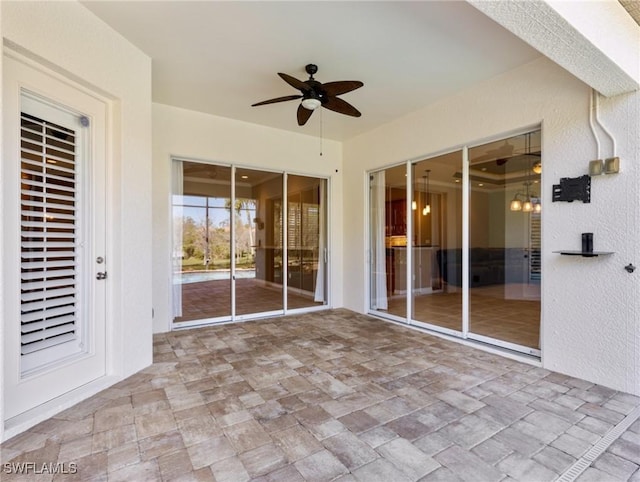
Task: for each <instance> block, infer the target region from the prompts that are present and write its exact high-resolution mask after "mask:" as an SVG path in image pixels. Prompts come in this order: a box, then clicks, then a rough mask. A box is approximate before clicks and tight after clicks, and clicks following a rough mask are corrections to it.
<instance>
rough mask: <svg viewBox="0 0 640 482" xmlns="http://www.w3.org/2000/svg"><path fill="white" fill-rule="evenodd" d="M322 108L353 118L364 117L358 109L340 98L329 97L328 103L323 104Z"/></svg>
mask: <svg viewBox="0 0 640 482" xmlns="http://www.w3.org/2000/svg"><path fill="white" fill-rule="evenodd" d="M322 107H326V108H327V109H329V110H332V111H334V112H338V113H339V114H345V115H350V116H352V117H360V116H361V115H362V114H360V111H359V110H358V109H356V108H355V107H354V106H352V105H351V104H349V103H348V102H346V101H344V100H342V99H340V98H339V97H327V101H326V102H323V104H322Z"/></svg>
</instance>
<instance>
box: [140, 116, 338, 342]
mask: <svg viewBox="0 0 640 482" xmlns="http://www.w3.org/2000/svg"><path fill="white" fill-rule="evenodd" d="M318 147H319V140H318V138H317V137H312V136H308V135H302V134H296V133H292V132H289V131H283V130H278V129H272V128H268V127H264V126H259V125H256V124H249V123H246V122H241V121H236V120H231V119H226V118H223V117H217V116H212V115H208V114H203V113H199V112H194V111H189V110H185V109H179V108H176V107H171V106H167V105H162V104H154V105H153V170H152V180H153V242H152V253H153V307H154V312H155V317H154V323H153V329H154V332H157V333H160V332H165V331H168V330H169V329H170V325H171V309H170V308H171V305H170V287H171V259H170V254H171V232H170V229H171V222H170V221H171V216H170V211H169V208H170V189H171V170H170V165H171V158H172V156H176V157H180V158H181V159H194V160H206V161H209V162H218V163H224V164H236V165H241V166H243V167H249V168H255V169H269V170H279V171H288V172H289V173H292V174H301V175H310V176H317V177H327V178H329V179H330V188H329V189H330V190H329V192H330V197H329V209H330V210H329V223H330V226H332V227H330V228H329V233H328V234H329V238H330V244H329V246H330V252H329V257H330V263H331V265H332V266H333V269H332V270H331V278H330V285H331V305H332V306H342V292H343V277H342V276H341V274H342V270H341V267H342V263H343V255H342V240H343V239H342V232H341V229H340V227H341V226H342V223H343V221H342V209H343V202H342V196H343V184H342V148H341V144H340V143H339V142H336V141H331V140H327V139H324V140H323V149H322V156H320V153H319V150H318ZM335 226H337V228H336V227H335Z"/></svg>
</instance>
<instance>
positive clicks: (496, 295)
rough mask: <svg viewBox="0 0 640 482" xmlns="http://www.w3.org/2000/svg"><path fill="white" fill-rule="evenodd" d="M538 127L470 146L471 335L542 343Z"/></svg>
mask: <svg viewBox="0 0 640 482" xmlns="http://www.w3.org/2000/svg"><path fill="white" fill-rule="evenodd" d="M541 172H542V164H541V156H540V131H539V130H538V131H534V132H528V133H525V134H522V135H519V136H513V137H510V138H509V139H505V140H501V141H499V142H493V143H490V144H484V145H481V146H477V147H474V148H472V149H469V177H470V200H469V204H470V206H471V213H470V219H471V220H473V222H471V223H470V229H469V337H470V338H476V339H478V340H481V341H488V342H490V343H496V342H497V343H498V344H501V345H502V346H504V347H507V348H513V349H517V350H521V351H526V352H531V353H533V352H532V351H531V350H534V351H535V350H539V349H540V281H541V266H540V220H541V215H542V204H541V200H540V193H541V190H540V173H541Z"/></svg>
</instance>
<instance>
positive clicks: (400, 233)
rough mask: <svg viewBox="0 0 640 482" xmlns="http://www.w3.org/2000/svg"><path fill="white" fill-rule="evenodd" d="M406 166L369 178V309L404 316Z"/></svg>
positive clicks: (405, 297) (372, 174)
mask: <svg viewBox="0 0 640 482" xmlns="http://www.w3.org/2000/svg"><path fill="white" fill-rule="evenodd" d="M406 169H407V167H406V165H405V164H402V165H400V166H396V167H391V168H389V169H384V170H382V171H377V172H373V173H371V174H370V176H369V226H370V233H369V261H370V264H369V273H370V275H369V276H370V277H369V308H370V309H371V310H373V311H377V312H384V313H387V314H389V315H393V316H394V317H396V318H405V317H406V314H407V170H406Z"/></svg>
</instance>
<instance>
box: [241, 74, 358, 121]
mask: <svg viewBox="0 0 640 482" xmlns="http://www.w3.org/2000/svg"><path fill="white" fill-rule="evenodd" d="M305 70H306V72H307V74H309V79H308V80H305V81H304V82H303V81H301V80H298V79H296V78H295V77H292V76H290V75H288V74H283V73H281V72H279V73H278V75H279V76H280V78H281V79H282V80H284V81H285V82H286V83H287V84H289V85H290V86H291V87H293V88H294V89H297V90H299V91H300V94H299V95H287V96H284V97H276V98H275V99H269V100H264V101H262V102H257V103H255V104H252V105H251V106H252V107H256V106H259V105H266V104H275V103H277V102H286V101H289V100H296V99H302V101H301V102H300V105H299V106H298V112H297V118H298V125H300V126H303V125H305V124H306V123H307V121H308V120H309V118H310V117H311V114H313V111H314V110H316V109H318V108H319V107H324V108H325V109H329V110H332V111H334V112H337V113H339V114H344V115H348V116H351V117H360V116H361V115H362V114H360V111H358V109H356V108H355V107H353V106H352V105H351V104H349V103H348V102H346V101H344V100H342V99H340V98H339V97H338V96H339V95H342V94H346V93H347V92H351V91H352V90H356V89H359V88H360V87H362V86H363V85H364V84H363V83H362V82H360V81H359V80H342V81H338V82H327V83H325V84H323V83H321V82H318V81H317V80H316V79H314V78H313V75H314V74H315V73H316V72H317V71H318V66H317V65H315V64H308V65H307V66H306V67H305Z"/></svg>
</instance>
